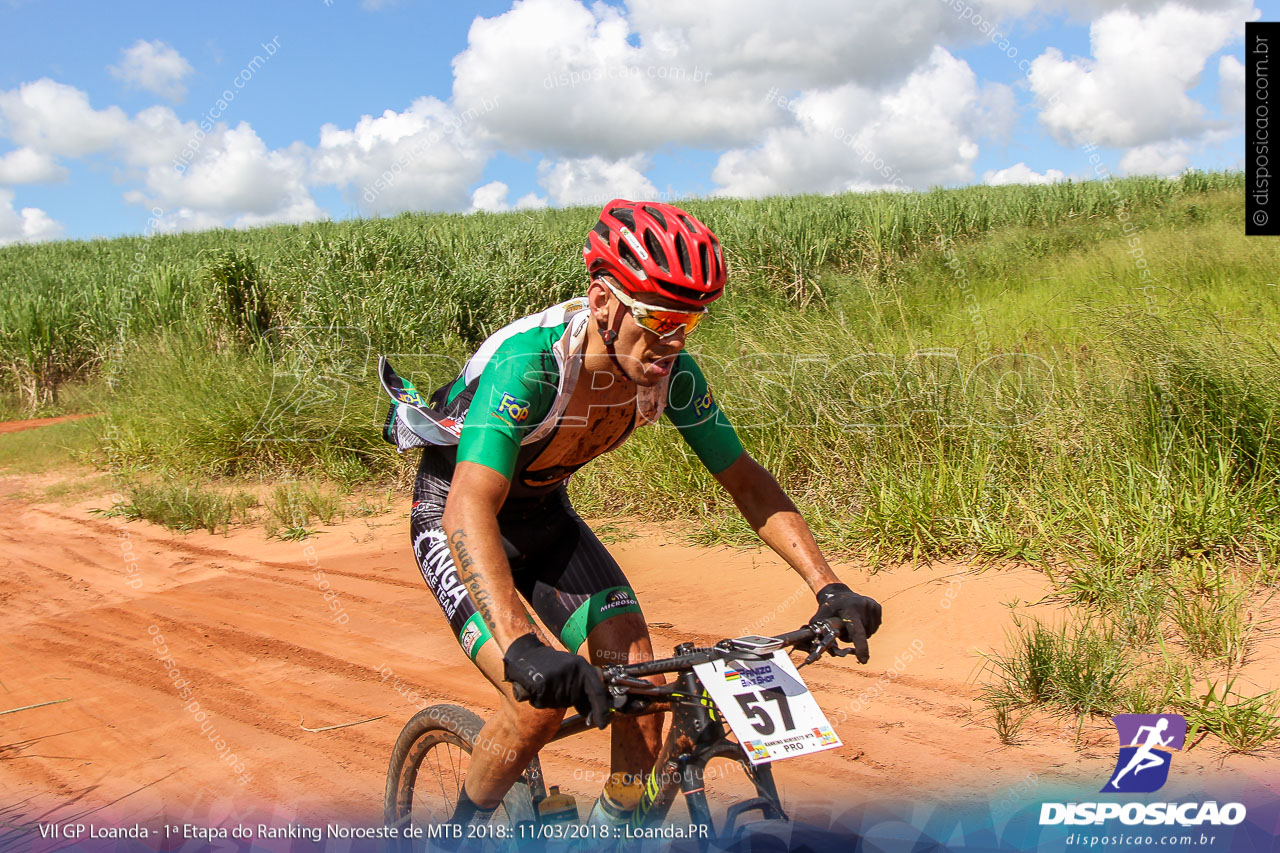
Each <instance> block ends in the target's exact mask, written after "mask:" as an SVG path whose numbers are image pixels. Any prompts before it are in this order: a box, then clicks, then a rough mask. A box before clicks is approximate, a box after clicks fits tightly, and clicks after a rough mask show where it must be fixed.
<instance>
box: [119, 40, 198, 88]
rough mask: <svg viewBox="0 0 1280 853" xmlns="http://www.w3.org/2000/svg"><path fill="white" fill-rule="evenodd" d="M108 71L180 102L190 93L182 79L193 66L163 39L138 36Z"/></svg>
mask: <svg viewBox="0 0 1280 853" xmlns="http://www.w3.org/2000/svg"><path fill="white" fill-rule="evenodd" d="M108 70H109V71H110V72H111V76H113V77H115V78H116V79H117V80H123V81H124V82H125V83H127V84H129V85H130V86H133V87H135V88H138V89H145V90H146V91H148V92H151V93H153V94H156V95H159V96H160V97H162V98H168V99H169V100H171V101H181V100H182V99H183V98H185V97H186V96H187V87H186V84H185V83H183V80H184V79H185V78H186V77H187V75H188V74H190V73H191V72H192V70H193V69H192V68H191V63H190V62H187V60H186V59H184V58H183V56H182V54H180V53H178V51H176V50H174V49H173V48H172V47H170V46H169V45H167V44H165V43H164V42H162V41H159V40H156V41H146V40H145V39H138V40H137V41H136V42H135V43H134V44H133V46H132V47H128V48H125V49H124V50H122V51H121V52H120V64H119V65H112V66H109V67H108Z"/></svg>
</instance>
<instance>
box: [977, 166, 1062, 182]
mask: <svg viewBox="0 0 1280 853" xmlns="http://www.w3.org/2000/svg"><path fill="white" fill-rule="evenodd" d="M1066 177H1067V176H1066V175H1065V174H1063V173H1062V172H1060V171H1059V170H1057V169H1046V170H1045V172H1044V174H1041V173H1039V172H1037V171H1035V170H1034V169H1032V168H1031V167H1030V166H1028V165H1027V164H1026V163H1014V164H1013V165H1012V166H1010V167H1008V168H1007V169H998V170H991V171H988V172H984V173H983V174H982V182H983V183H984V184H987V185H988V186H993V187H1000V186H1004V185H1006V184H1055V183H1057V182H1058V181H1061V180H1065V179H1066Z"/></svg>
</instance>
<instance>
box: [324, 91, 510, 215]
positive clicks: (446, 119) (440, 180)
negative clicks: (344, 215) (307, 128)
mask: <svg viewBox="0 0 1280 853" xmlns="http://www.w3.org/2000/svg"><path fill="white" fill-rule="evenodd" d="M475 123H476V121H475V118H474V116H472V115H467V114H459V113H457V112H455V111H454V110H453V109H451V108H450V107H449V106H448V105H446V104H445V103H443V102H442V101H440V100H439V99H437V98H418V99H417V100H416V101H414V102H413V103H412V104H411V105H410V106H409V108H408V109H407V110H405V111H404V112H399V113H397V112H395V111H393V110H386V111H385V112H384V113H383V114H382V115H381V116H379V117H377V118H373V117H371V116H362V117H361V118H360V121H358V122H357V123H356V126H355V127H354V128H352V129H350V130H342V129H340V128H338V127H336V126H334V125H332V124H326V125H325V126H324V127H322V128H320V145H319V146H318V147H317V148H316V149H315V151H314V152H313V154H312V159H311V172H310V180H311V181H312V182H313V183H319V184H332V185H334V186H337V187H339V188H340V189H342V190H343V193H344V195H345V197H346V198H347V200H348V202H349V203H351V204H354V205H357V206H358V207H359V208H360V210H361V211H363V212H365V213H399V212H401V211H405V210H465V209H466V208H467V207H468V206H469V204H470V203H471V191H470V187H471V186H473V185H474V184H475V183H476V181H478V180H479V179H480V176H481V174H482V173H483V171H484V165H485V162H486V160H487V159H488V155H487V153H485V152H484V151H483V150H481V148H480V146H479V145H477V143H476V142H475V141H474V139H473V138H472V134H473V131H474V130H475Z"/></svg>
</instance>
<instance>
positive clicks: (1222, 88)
mask: <svg viewBox="0 0 1280 853" xmlns="http://www.w3.org/2000/svg"><path fill="white" fill-rule="evenodd" d="M1218 100H1219V102H1220V103H1221V104H1222V111H1223V112H1225V113H1227V114H1228V115H1240V114H1242V113H1243V112H1244V63H1243V62H1241V61H1240V60H1238V59H1236V58H1235V57H1234V56H1223V57H1221V58H1219V59H1218Z"/></svg>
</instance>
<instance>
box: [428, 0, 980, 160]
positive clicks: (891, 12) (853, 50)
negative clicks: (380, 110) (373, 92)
mask: <svg viewBox="0 0 1280 853" xmlns="http://www.w3.org/2000/svg"><path fill="white" fill-rule="evenodd" d="M886 28H889V29H891V31H892V37H890V38H886V37H885V32H886ZM971 31H972V27H970V26H969V25H968V24H967V23H965V22H962V21H960V20H959V17H958V16H957V15H956V14H955V13H953V12H952V11H950V10H949V9H947V8H946V7H945V6H944V5H943V4H941V3H939V2H937V0H910V2H905V3H904V2H901V0H861V2H858V3H847V2H843V0H812V2H806V3H803V4H781V3H775V2H771V0H708V2H704V3H698V4H683V5H681V4H674V3H670V2H666V0H636V2H631V3H628V4H627V9H626V13H625V14H624V13H623V12H622V11H620V10H619V9H617V8H615V7H614V6H611V5H607V4H604V3H595V4H590V5H589V6H588V5H586V4H583V3H581V2H578V0H520V1H519V2H516V3H515V5H514V6H513V7H512V9H511V10H509V11H507V12H505V13H503V14H501V15H498V16H495V17H492V18H477V19H476V20H475V21H474V22H473V23H472V25H471V29H470V32H469V36H468V45H467V49H466V50H465V51H463V52H462V53H461V54H459V55H458V56H457V57H455V58H454V61H453V65H454V75H455V80H454V98H455V104H456V106H457V108H458V109H459V110H467V109H479V108H483V106H484V105H485V104H486V102H488V103H497V105H498V106H497V108H496V109H493V110H491V111H488V112H485V114H484V115H483V116H482V117H481V118H480V119H479V121H478V122H477V124H478V125H479V126H480V128H482V130H483V131H484V133H485V138H486V139H487V140H488V141H490V142H491V143H492V144H493V145H495V146H496V147H498V148H501V149H503V150H507V151H512V152H523V151H527V150H529V149H535V150H538V151H541V152H543V153H545V154H547V155H549V156H553V157H555V156H564V157H573V158H582V157H588V156H593V155H594V156H600V157H605V158H608V159H619V158H623V157H628V156H633V155H635V154H641V153H651V152H653V151H654V150H655V149H657V148H659V147H661V146H663V145H691V146H696V147H704V148H723V147H725V146H745V145H750V144H753V143H756V142H758V141H759V139H760V136H761V134H763V133H764V132H766V131H767V130H769V129H770V128H772V127H775V126H777V125H778V124H779V123H780V121H779V116H778V113H777V110H776V108H775V107H773V106H772V104H771V103H770V102H769V101H768V100H767V98H766V95H767V94H768V93H770V92H771V91H772V92H774V93H777V94H782V95H787V96H789V95H792V94H795V93H796V92H798V91H801V90H808V89H814V88H822V87H831V86H838V85H843V84H846V83H849V82H851V81H853V82H856V83H858V84H859V85H862V86H867V87H879V86H884V85H890V84H896V83H898V82H900V81H901V80H902V78H904V77H905V76H906V75H907V74H909V73H910V72H911V71H912V70H913V69H915V68H916V67H917V66H918V65H919V64H920V63H922V62H925V61H926V60H928V58H929V57H930V56H931V52H932V50H933V48H934V46H935V45H936V44H937V43H938V41H939V39H941V38H942V37H944V36H949V37H955V38H957V39H962V40H963V39H965V38H968V39H970V40H972V39H973V38H974V36H973V35H972V32H971Z"/></svg>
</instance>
